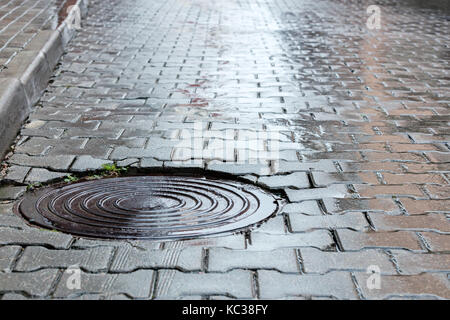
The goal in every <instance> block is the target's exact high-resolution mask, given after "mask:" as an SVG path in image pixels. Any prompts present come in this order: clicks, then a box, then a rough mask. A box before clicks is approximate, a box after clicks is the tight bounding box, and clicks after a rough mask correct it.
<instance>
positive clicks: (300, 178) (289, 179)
mask: <svg viewBox="0 0 450 320" xmlns="http://www.w3.org/2000/svg"><path fill="white" fill-rule="evenodd" d="M258 183H260V184H261V185H262V186H264V187H267V188H270V189H281V188H285V187H295V188H299V189H303V188H309V187H310V185H309V180H308V177H307V175H306V173H304V172H295V173H291V174H288V175H285V176H269V177H261V178H259V179H258Z"/></svg>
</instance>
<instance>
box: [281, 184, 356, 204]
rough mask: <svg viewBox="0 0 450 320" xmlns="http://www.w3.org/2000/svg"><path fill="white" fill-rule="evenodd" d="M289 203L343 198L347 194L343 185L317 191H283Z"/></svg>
mask: <svg viewBox="0 0 450 320" xmlns="http://www.w3.org/2000/svg"><path fill="white" fill-rule="evenodd" d="M285 191H286V194H287V196H288V199H289V201H292V202H298V201H305V200H314V199H322V198H345V197H348V196H349V192H348V190H347V188H346V186H345V185H332V186H330V187H327V188H317V189H302V190H295V189H289V188H288V189H285Z"/></svg>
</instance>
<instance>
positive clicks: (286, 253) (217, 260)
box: [208, 248, 299, 273]
mask: <svg viewBox="0 0 450 320" xmlns="http://www.w3.org/2000/svg"><path fill="white" fill-rule="evenodd" d="M233 269H268V270H270V269H274V270H277V271H279V272H295V273H297V272H299V266H298V263H297V256H296V253H295V250H293V249H279V250H273V251H243V250H231V249H223V248H213V249H210V250H209V259H208V271H209V272H227V271H231V270H233Z"/></svg>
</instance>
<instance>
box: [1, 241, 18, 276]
mask: <svg viewBox="0 0 450 320" xmlns="http://www.w3.org/2000/svg"><path fill="white" fill-rule="evenodd" d="M20 250H22V248H21V247H19V246H6V247H0V271H5V270H11V269H10V268H11V264H12V263H13V261H14V259H15V258H16V256H17V255H18V253H19V252H20Z"/></svg>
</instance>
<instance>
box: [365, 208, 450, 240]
mask: <svg viewBox="0 0 450 320" xmlns="http://www.w3.org/2000/svg"><path fill="white" fill-rule="evenodd" d="M369 216H370V219H371V220H372V222H373V224H374V226H375V228H376V229H377V230H378V231H398V230H410V231H435V232H445V233H449V235H450V221H449V220H448V219H447V218H446V217H445V215H443V214H438V213H433V214H427V215H420V216H390V215H386V214H382V213H370V214H369Z"/></svg>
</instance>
